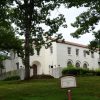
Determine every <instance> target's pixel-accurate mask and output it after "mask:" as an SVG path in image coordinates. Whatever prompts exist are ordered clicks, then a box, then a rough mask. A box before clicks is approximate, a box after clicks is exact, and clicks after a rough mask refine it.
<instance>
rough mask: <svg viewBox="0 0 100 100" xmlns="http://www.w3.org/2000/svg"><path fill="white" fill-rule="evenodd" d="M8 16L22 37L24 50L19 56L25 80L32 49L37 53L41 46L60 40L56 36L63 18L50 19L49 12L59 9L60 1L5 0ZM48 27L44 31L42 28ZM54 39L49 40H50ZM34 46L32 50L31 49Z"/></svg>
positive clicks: (59, 16)
mask: <svg viewBox="0 0 100 100" xmlns="http://www.w3.org/2000/svg"><path fill="white" fill-rule="evenodd" d="M7 1H10V3H9V2H8V4H7V7H8V8H9V9H8V15H9V17H10V21H11V23H14V24H15V26H16V32H17V33H18V34H19V35H23V36H24V40H25V41H24V47H23V48H24V49H23V55H22V56H21V57H22V59H23V62H24V65H25V79H29V77H30V65H29V61H30V59H29V58H30V55H33V54H34V49H36V50H37V53H38V54H39V51H40V49H41V47H42V46H45V47H46V48H47V47H49V46H50V45H51V44H52V43H51V42H53V41H56V40H58V39H61V38H62V35H61V34H58V33H57V32H58V30H59V27H60V26H63V27H66V25H64V24H63V23H64V22H65V18H64V16H63V15H62V14H59V15H58V17H56V18H50V12H51V11H53V10H54V9H56V8H59V7H60V0H7ZM43 25H44V26H46V27H45V28H47V27H48V30H44V29H43V27H42V26H43ZM52 37H53V38H54V39H51V38H52ZM33 44H34V48H33Z"/></svg>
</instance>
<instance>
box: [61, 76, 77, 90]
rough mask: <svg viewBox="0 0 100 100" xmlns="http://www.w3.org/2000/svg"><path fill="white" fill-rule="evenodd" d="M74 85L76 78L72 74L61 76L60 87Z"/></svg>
mask: <svg viewBox="0 0 100 100" xmlns="http://www.w3.org/2000/svg"><path fill="white" fill-rule="evenodd" d="M71 87H76V79H75V77H74V76H65V77H61V88H71Z"/></svg>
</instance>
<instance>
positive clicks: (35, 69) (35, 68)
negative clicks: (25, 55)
mask: <svg viewBox="0 0 100 100" xmlns="http://www.w3.org/2000/svg"><path fill="white" fill-rule="evenodd" d="M32 68H33V75H37V65H36V64H33V65H32Z"/></svg>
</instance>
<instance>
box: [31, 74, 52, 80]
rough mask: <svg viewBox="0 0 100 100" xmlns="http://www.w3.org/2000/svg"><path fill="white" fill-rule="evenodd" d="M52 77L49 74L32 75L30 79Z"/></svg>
mask: <svg viewBox="0 0 100 100" xmlns="http://www.w3.org/2000/svg"><path fill="white" fill-rule="evenodd" d="M53 78H54V77H53V76H51V75H34V76H32V77H31V79H53Z"/></svg>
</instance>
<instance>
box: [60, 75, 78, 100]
mask: <svg viewBox="0 0 100 100" xmlns="http://www.w3.org/2000/svg"><path fill="white" fill-rule="evenodd" d="M73 87H76V79H75V77H74V76H64V77H61V88H67V89H68V93H67V96H68V100H72V95H71V88H73Z"/></svg>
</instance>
